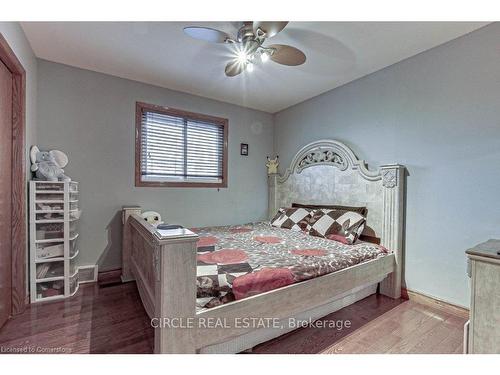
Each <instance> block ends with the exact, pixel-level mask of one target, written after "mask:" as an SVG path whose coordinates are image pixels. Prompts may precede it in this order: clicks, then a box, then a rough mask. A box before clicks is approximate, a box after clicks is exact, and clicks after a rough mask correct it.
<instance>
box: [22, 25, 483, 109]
mask: <svg viewBox="0 0 500 375" xmlns="http://www.w3.org/2000/svg"><path fill="white" fill-rule="evenodd" d="M187 25H202V26H208V27H213V28H217V29H220V30H223V31H226V32H228V33H230V34H231V35H235V33H236V29H237V27H236V26H235V23H231V22H23V23H22V27H23V29H24V32H25V33H26V36H27V38H28V40H29V42H30V43H31V46H32V48H33V50H34V52H35V55H36V56H37V57H39V58H42V59H46V60H50V61H55V62H59V63H63V64H67V65H72V66H76V67H79V68H84V69H89V70H94V71H97V72H102V73H106V74H111V75H114V76H118V77H123V78H128V79H132V80H136V81H140V82H145V83H149V84H153V85H157V86H162V87H167V88H169V89H173V90H178V91H183V92H187V93H191V94H196V95H201V96H204V97H208V98H212V99H217V100H221V101H225V102H229V103H234V104H239V105H242V106H246V107H250V108H255V109H260V110H262V111H266V112H271V113H274V112H278V111H280V110H282V109H285V108H287V107H289V106H292V105H294V104H297V103H299V102H302V101H304V100H306V99H309V98H311V97H313V96H316V95H319V94H321V93H323V92H325V91H328V90H331V89H333V88H335V87H338V86H341V85H343V84H345V83H347V82H350V81H353V80H355V79H357V78H360V77H362V76H364V75H367V74H369V73H372V72H375V71H377V70H379V69H382V68H384V67H386V66H389V65H391V64H394V63H396V62H398V61H401V60H403V59H405V58H408V57H410V56H413V55H416V54H418V53H420V52H422V51H425V50H428V49H430V48H432V47H435V46H438V45H440V44H442V43H445V42H447V41H449V40H451V39H454V38H457V37H459V36H461V35H464V34H466V33H469V32H471V31H473V30H475V29H478V28H480V27H482V26H484V25H486V23H484V22H290V23H289V24H288V26H287V27H286V28H285V29H284V30H283V31H282V32H281V33H280V34H278V35H277V36H275V37H274V38H272V39H268V40H267V42H266V43H265V44H267V45H269V44H274V43H281V44H290V45H293V46H295V47H298V48H300V49H301V50H303V51H304V52H305V54H306V56H307V61H306V63H305V64H304V65H302V66H298V67H288V66H282V65H278V64H276V63H273V62H272V61H269V62H267V63H266V64H262V65H260V66H257V67H256V69H255V70H254V71H253V72H252V73H249V72H245V73H244V74H241V75H240V76H236V77H233V78H228V77H226V76H225V75H224V66H225V64H226V63H227V61H228V59H229V58H228V57H229V46H228V45H223V44H210V43H207V42H203V41H199V40H194V39H191V38H189V37H188V36H186V35H185V34H184V33H183V30H182V29H183V27H184V26H187Z"/></svg>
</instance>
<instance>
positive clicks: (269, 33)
mask: <svg viewBox="0 0 500 375" xmlns="http://www.w3.org/2000/svg"><path fill="white" fill-rule="evenodd" d="M286 25H288V21H256V22H254V23H253V30H254V32H255V33H257V30H258V29H261V30H262V31H263V32H264V33H265V34H266V38H272V37H273V36H275V35H276V34H278V33H279V32H280V31H281V30H283V29H284V28H285V26H286Z"/></svg>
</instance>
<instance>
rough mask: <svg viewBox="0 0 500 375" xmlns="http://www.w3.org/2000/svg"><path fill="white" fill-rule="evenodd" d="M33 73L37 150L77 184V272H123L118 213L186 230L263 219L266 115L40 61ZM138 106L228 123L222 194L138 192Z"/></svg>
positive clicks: (269, 148)
mask: <svg viewBox="0 0 500 375" xmlns="http://www.w3.org/2000/svg"><path fill="white" fill-rule="evenodd" d="M38 71H39V80H38V107H39V116H38V134H39V143H40V146H42V147H51V148H57V149H61V150H63V151H65V152H66V153H67V154H68V156H69V159H70V162H69V164H68V166H67V167H66V168H65V170H66V172H67V174H68V175H69V176H71V177H72V178H73V179H74V180H77V181H80V184H81V207H82V210H83V214H82V218H81V225H80V228H81V229H80V232H81V235H80V249H81V252H80V255H79V263H80V264H95V263H98V264H99V267H100V270H110V269H115V268H118V267H120V266H121V217H120V209H121V207H122V205H127V204H137V205H140V206H142V207H143V208H144V209H145V210H155V211H158V212H160V214H161V215H162V217H163V219H164V221H166V222H170V223H180V224H183V225H185V226H201V225H210V224H214V225H223V224H235V223H243V222H249V221H253V220H260V219H264V218H265V216H266V210H267V178H266V167H265V162H266V155H271V154H272V152H273V127H272V126H273V123H272V121H273V119H272V115H270V114H267V113H264V112H259V111H255V110H250V109H246V108H243V107H239V106H236V105H232V104H226V103H222V102H218V101H214V100H210V99H206V98H202V97H198V96H193V95H189V94H184V93H180V92H176V91H171V90H168V89H164V88H160V87H155V86H151V85H147V84H142V83H139V82H134V81H129V80H126V79H121V78H117V77H112V76H109V75H105V74H100V73H96V72H91V71H88V70H82V69H78V68H73V67H69V66H65V65H61V64H56V63H52V62H48V61H43V60H39V61H38ZM136 101H143V102H146V103H151V104H158V105H164V106H170V107H174V108H179V109H185V110H188V111H192V112H200V113H205V114H210V115H214V116H221V117H226V118H228V119H229V170H228V182H229V184H228V188H226V189H220V191H217V189H205V188H148V187H141V188H136V187H135V186H134V158H135V151H134V133H135V102H136ZM240 143H248V144H249V156H248V157H244V156H240V151H239V148H240Z"/></svg>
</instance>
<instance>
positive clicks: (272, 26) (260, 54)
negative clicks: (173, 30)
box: [184, 21, 306, 77]
mask: <svg viewBox="0 0 500 375" xmlns="http://www.w3.org/2000/svg"><path fill="white" fill-rule="evenodd" d="M287 24H288V22H286V21H284V22H283V21H267V22H243V26H241V27H240V29H239V30H238V35H237V36H236V38H232V37H231V36H229V35H228V34H226V33H225V32H223V31H220V30H216V29H212V28H209V27H200V26H189V27H185V28H184V32H185V33H186V34H187V35H189V36H190V37H192V38H195V39H199V40H204V41H206V42H211V43H225V44H231V45H233V46H234V47H235V48H234V53H235V56H234V58H233V59H232V60H231V61H230V62H229V63H228V64H227V65H226V68H225V73H226V76H228V77H234V76H236V75H238V74H240V73H242V72H244V71H245V70H247V71H249V72H251V71H252V70H253V64H254V61H256V59H258V58H260V60H261V61H262V62H266V61H268V60H272V61H274V62H276V63H278V64H282V65H289V66H296V65H301V64H303V63H305V61H306V55H305V54H304V53H303V52H302V51H301V50H299V49H297V48H295V47H292V46H289V45H286V44H271V45H270V46H267V47H266V46H263V44H264V42H265V40H266V39H268V38H272V37H273V36H275V35H276V34H278V33H279V32H280V31H281V30H283V29H284V28H285V26H286V25H287Z"/></svg>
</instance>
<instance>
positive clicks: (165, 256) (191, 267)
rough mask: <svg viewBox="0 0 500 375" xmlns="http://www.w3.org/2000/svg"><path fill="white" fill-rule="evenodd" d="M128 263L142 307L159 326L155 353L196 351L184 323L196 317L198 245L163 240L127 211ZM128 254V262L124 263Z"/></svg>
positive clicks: (189, 239) (188, 238)
mask: <svg viewBox="0 0 500 375" xmlns="http://www.w3.org/2000/svg"><path fill="white" fill-rule="evenodd" d="M124 217H126V222H125V226H124V236H125V232H127V238H128V239H129V240H130V241H129V242H128V243H124V244H123V246H124V247H126V249H124V252H123V255H124V259H123V261H124V263H126V264H128V265H129V267H130V272H131V273H132V275H133V277H134V278H135V280H136V282H137V288H138V290H139V293H140V296H141V299H142V302H143V304H144V308H145V309H146V311H147V313H148V315H149V317H150V318H151V324H152V325H153V327H155V353H194V352H195V350H196V346H195V343H194V337H193V334H194V332H193V330H192V329H190V328H185V327H184V325H185V324H186V322H189V321H191V320H193V319H194V318H195V316H196V241H197V240H198V236H197V235H196V234H194V233H192V232H190V231H186V232H185V233H184V234H183V235H182V236H170V237H169V238H168V239H165V238H160V237H159V236H158V235H157V234H156V231H155V229H154V228H153V227H152V226H151V225H149V224H148V223H146V222H145V221H144V220H143V219H142V218H141V217H140V216H139V215H138V214H137V213H130V212H128V213H124ZM125 256H128V257H129V258H128V259H125Z"/></svg>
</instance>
